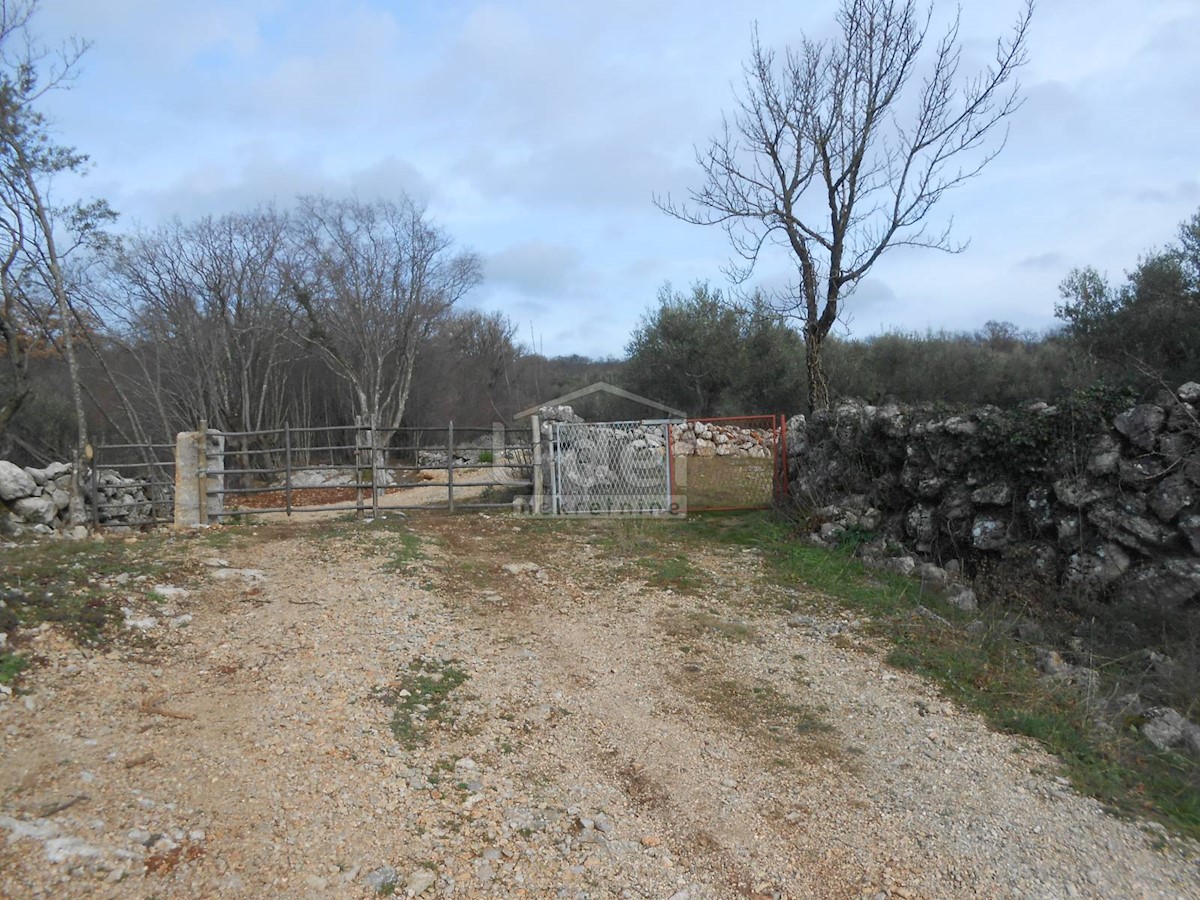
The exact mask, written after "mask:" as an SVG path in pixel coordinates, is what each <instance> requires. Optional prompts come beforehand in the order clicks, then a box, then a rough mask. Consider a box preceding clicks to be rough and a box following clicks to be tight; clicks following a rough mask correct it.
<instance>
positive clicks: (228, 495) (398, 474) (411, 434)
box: [201, 423, 533, 520]
mask: <svg viewBox="0 0 1200 900" xmlns="http://www.w3.org/2000/svg"><path fill="white" fill-rule="evenodd" d="M339 434H340V435H344V436H347V437H348V438H349V440H346V439H345V438H343V442H341V443H339V442H338V435H339ZM298 435H302V436H303V438H304V441H303V443H301V442H300V441H298V440H297V436H298ZM222 437H224V438H225V439H226V441H227V443H226V446H225V449H223V450H220V451H217V452H215V453H213V452H212V451H210V453H209V455H210V456H212V457H213V458H214V462H216V461H217V460H219V462H220V464H219V465H214V466H207V465H206V467H205V469H204V471H203V472H202V473H201V477H202V478H203V479H204V481H205V485H206V486H205V494H206V495H207V496H208V497H219V498H221V500H222V501H223V502H222V503H221V504H220V506H221V508H220V509H219V510H218V509H213V510H210V511H209V513H208V515H210V516H211V517H213V518H216V519H218V520H221V519H227V518H230V517H233V516H238V515H245V514H258V513H284V514H285V515H288V516H290V515H292V514H293V513H295V512H330V511H353V512H356V513H358V514H359V515H366V514H368V513H369V514H370V515H372V516H378V515H379V514H380V513H384V512H388V511H392V510H396V511H400V510H404V511H408V510H418V509H431V508H432V509H436V508H444V509H447V510H449V511H451V512H453V511H455V510H456V509H488V508H501V507H511V506H512V499H511V497H504V498H502V499H501V498H497V497H489V496H488V492H489V491H491V492H492V493H500V494H509V493H513V492H523V493H528V491H529V489H531V488H532V486H533V480H532V469H533V444H532V443H531V438H530V434H529V433H528V432H527V431H525V430H524V429H521V430H519V431H514V430H511V429H505V428H503V427H498V426H492V427H490V428H465V429H464V428H458V429H455V426H454V425H453V423H451V424H450V425H448V426H446V427H444V428H436V427H406V428H404V429H400V430H396V431H393V432H388V431H385V430H382V429H372V428H371V427H370V426H367V425H354V426H337V427H330V428H304V429H292V428H290V427H289V426H286V425H285V426H284V428H282V429H275V430H271V431H262V432H238V433H235V434H229V433H225V434H223V435H222ZM231 438H232V439H233V441H234V442H235V443H234V446H230V439H231ZM260 460H261V461H262V463H263V464H262V465H261V466H259V465H256V463H257V462H258V461H260ZM226 461H230V462H235V465H232V466H228V467H227V466H225V465H224V464H225V462H226ZM463 470H468V471H469V472H470V473H471V474H470V475H469V476H468V477H467V478H466V479H465V480H464V478H463V477H461V476H460V475H459V474H458V473H460V472H463ZM481 470H482V471H484V472H487V473H496V474H494V475H489V477H480V476H479V474H478V473H479V472H480V471H481ZM214 472H221V473H223V475H224V476H226V480H227V481H228V480H230V479H232V480H235V481H237V485H236V486H230V485H229V484H228V483H225V484H223V485H222V486H220V487H212V486H211V484H210V483H209V482H208V475H210V474H212V473H214ZM345 472H351V473H354V474H353V475H352V476H351V477H349V478H335V479H333V480H328V479H327V477H326V476H328V475H329V474H330V473H335V474H336V473H345ZM416 472H420V473H423V474H432V475H433V480H429V479H413V480H405V478H404V476H405V475H409V474H411V473H416ZM440 472H445V481H444V482H442V481H439V480H437V473H440ZM464 474H465V473H464ZM279 476H282V478H280V477H279ZM523 476H524V477H523ZM318 477H319V478H320V480H319V481H315V480H314V479H316V478H318ZM443 485H444V487H445V491H446V498H445V500H444V501H443V502H435V503H432V504H429V503H411V502H406V500H405V497H404V495H405V493H406V492H407V491H408V490H410V489H415V488H428V487H431V486H432V487H442V486H443ZM479 487H482V488H484V493H483V496H482V497H479V498H477V497H474V496H463V491H464V489H467V488H471V489H474V488H479ZM456 491H457V492H459V496H458V497H456V496H455V493H456ZM472 494H474V491H472ZM339 495H345V498H344V499H342V497H341V496H339ZM331 496H335V497H338V499H335V500H330V499H329V498H330V497H331ZM314 497H316V498H319V499H316V500H315V502H314V501H313V498H314Z"/></svg>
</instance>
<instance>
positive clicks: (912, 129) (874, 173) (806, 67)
mask: <svg viewBox="0 0 1200 900" xmlns="http://www.w3.org/2000/svg"><path fill="white" fill-rule="evenodd" d="M1032 13H1033V6H1032V0H1028V2H1027V3H1026V5H1025V7H1024V9H1023V10H1022V12H1021V14H1020V15H1019V17H1018V19H1017V21H1016V24H1015V26H1014V28H1013V31H1012V33H1011V35H1009V36H1008V37H1007V38H1003V39H1000V40H998V41H997V43H996V48H995V58H994V60H993V61H992V63H991V64H990V65H988V66H987V67H986V68H985V69H983V70H982V71H979V72H976V73H974V74H970V75H964V74H963V73H962V72H961V71H960V69H961V63H962V45H961V42H960V39H959V16H958V15H957V14H956V15H955V16H954V18H953V21H952V22H951V23H950V24H949V25H948V26H947V27H946V29H945V31H944V32H942V33H941V35H940V37H938V38H937V40H936V42H935V45H934V46H933V48H932V52H931V54H925V53H922V51H923V50H924V49H925V47H926V45H927V43H929V40H928V39H929V38H930V29H931V24H932V14H933V11H932V8H930V9H929V10H927V11H926V12H924V13H922V12H921V11H920V10H919V9H918V7H917V3H916V2H915V0H842V3H841V7H840V9H839V12H838V14H837V23H838V25H839V30H840V35H839V36H838V37H837V38H836V39H833V40H828V41H812V40H807V39H806V40H804V41H803V42H802V43H801V44H800V46H799V47H798V48H788V49H787V50H786V51H785V52H784V54H783V58H782V59H778V58H777V57H776V54H775V53H774V52H773V51H772V50H771V49H769V48H767V47H764V46H763V44H762V42H761V41H760V39H759V36H758V34H757V32H756V33H755V35H754V38H753V47H752V52H751V56H750V60H749V62H748V63H747V64H746V66H745V83H744V86H743V89H742V91H741V92H740V94H739V95H738V96H737V98H736V103H737V106H736V110H735V111H734V113H733V115H732V117H726V119H725V123H724V127H723V129H722V131H721V133H720V134H719V135H717V136H716V137H715V138H713V139H712V140H711V142H710V143H709V144H708V145H707V146H705V147H703V148H699V149H697V153H696V158H697V162H698V164H699V166H700V168H701V170H702V172H703V177H704V184H703V186H702V187H700V188H699V189H696V190H693V191H691V192H690V197H689V201H687V202H683V203H677V202H675V201H674V200H672V199H671V197H669V196H667V197H665V198H663V197H656V198H655V202H656V203H657V204H658V205H659V207H660V208H662V209H663V210H664V211H666V212H667V213H669V214H671V215H673V216H676V217H677V218H680V219H682V220H684V221H686V222H690V223H693V224H699V225H720V226H722V227H723V228H724V229H725V230H726V231H727V232H728V234H729V237H730V240H731V242H732V245H733V248H734V250H735V253H736V254H737V255H738V257H739V258H740V261H739V262H737V263H736V264H735V266H734V267H733V274H734V275H735V277H736V278H739V279H745V278H747V277H748V276H749V274H750V273H751V272H752V271H753V269H754V267H755V264H756V263H757V261H758V259H759V256H760V254H761V252H762V250H763V247H764V246H766V245H767V244H768V242H778V243H780V244H782V245H783V246H784V247H785V248H787V249H788V250H789V251H790V252H791V254H792V255H793V256H794V258H795V262H796V265H797V269H798V278H797V283H796V284H795V285H794V286H793V287H792V288H791V289H790V290H789V291H788V292H786V294H787V296H784V297H780V298H778V300H779V305H780V307H781V309H782V310H783V311H786V312H787V313H788V314H790V315H794V316H796V317H797V318H799V319H800V320H801V322H802V323H803V330H804V340H805V351H806V368H807V377H808V399H809V404H810V407H811V408H812V409H821V408H825V407H827V406H828V405H829V385H828V382H827V380H826V376H825V370H824V365H823V362H822V357H821V350H822V344H823V342H824V339H825V337H826V335H828V334H829V332H830V329H831V328H832V327H833V325H834V323H835V322H836V321H837V319H838V316H839V314H840V312H841V305H842V302H843V301H844V299H845V298H846V297H847V296H848V295H849V294H850V293H851V292H852V291H853V289H854V287H855V285H856V284H857V283H858V282H859V281H860V280H861V279H862V278H863V276H864V275H865V274H866V273H867V271H868V270H869V269H870V268H871V266H873V265H874V264H875V262H876V261H877V260H878V259H879V257H880V256H881V255H882V254H883V253H884V251H885V250H887V249H888V248H890V247H901V246H908V247H931V248H936V249H939V250H947V251H958V250H961V249H962V245H959V244H955V243H954V242H952V241H951V239H950V233H949V231H950V229H949V225H947V226H946V227H944V228H931V227H930V226H931V223H930V222H929V221H928V217H929V214H930V212H931V210H932V209H933V207H934V206H935V205H936V204H937V202H938V201H939V200H940V199H941V198H942V196H943V195H944V194H945V193H946V192H947V191H949V190H951V189H952V188H954V187H957V186H958V185H961V184H962V183H963V182H965V181H967V180H968V179H970V178H971V177H973V176H974V175H977V174H978V173H979V172H980V170H982V169H983V167H984V166H985V165H986V164H987V163H988V162H989V161H990V160H991V159H993V158H994V157H995V155H996V154H997V153H998V152H999V150H1000V148H1001V147H1002V146H1003V141H999V142H991V141H990V138H991V136H992V132H993V131H995V130H996V129H997V126H999V125H1001V123H1003V122H1004V120H1005V119H1007V118H1008V117H1009V116H1010V115H1011V114H1012V113H1013V112H1014V111H1015V110H1016V109H1017V107H1018V106H1019V102H1020V101H1019V98H1018V85H1017V83H1016V80H1015V73H1016V70H1017V69H1018V68H1019V67H1020V66H1021V65H1022V64H1023V63H1024V62H1025V59H1026V37H1027V33H1028V29H1029V24H1030V21H1031V17H1032ZM927 56H928V59H927Z"/></svg>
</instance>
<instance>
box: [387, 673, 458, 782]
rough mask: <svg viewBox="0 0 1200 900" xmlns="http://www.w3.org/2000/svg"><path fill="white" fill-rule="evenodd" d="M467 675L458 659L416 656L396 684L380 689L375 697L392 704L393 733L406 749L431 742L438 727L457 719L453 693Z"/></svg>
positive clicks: (412, 748)
mask: <svg viewBox="0 0 1200 900" xmlns="http://www.w3.org/2000/svg"><path fill="white" fill-rule="evenodd" d="M467 677H468V676H467V673H466V670H465V669H463V668H462V667H461V664H460V663H459V661H458V660H450V661H448V662H444V663H443V662H437V661H433V660H414V661H413V662H412V663H410V664H409V667H408V669H407V671H405V672H403V673H401V675H400V677H399V678H398V679H397V680H396V683H395V685H394V686H393V687H391V688H389V689H387V690H382V691H378V692H376V694H375V698H376V699H377V700H379V701H380V702H382V703H384V704H385V705H387V706H389V707H391V709H392V720H391V727H392V734H393V735H394V736H395V738H396V740H397V741H399V742H400V743H401V744H402V745H404V748H405V749H406V750H415V749H416V748H417V747H420V746H422V745H424V744H426V743H428V741H429V737H430V732H431V731H432V730H433V729H434V728H436V727H437V726H438V725H439V724H448V723H449V722H451V721H453V710H452V708H451V705H450V694H451V693H452V692H453V691H454V690H455V688H458V687H460V686H461V685H463V684H464V683H465V682H466V680H467ZM451 770H453V763H451Z"/></svg>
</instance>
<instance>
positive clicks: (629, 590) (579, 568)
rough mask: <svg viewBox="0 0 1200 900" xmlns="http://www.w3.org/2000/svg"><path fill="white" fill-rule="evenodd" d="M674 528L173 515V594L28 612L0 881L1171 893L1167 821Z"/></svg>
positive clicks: (699, 893) (476, 889)
mask: <svg viewBox="0 0 1200 900" xmlns="http://www.w3.org/2000/svg"><path fill="white" fill-rule="evenodd" d="M672 527H673V526H671V525H662V526H659V525H655V524H653V523H648V524H645V525H640V524H637V523H634V524H630V523H594V522H565V523H557V524H554V525H550V524H544V523H535V522H531V521H529V520H527V519H521V518H518V517H514V516H511V515H500V514H497V515H486V514H474V515H463V516H457V517H444V516H442V517H437V516H428V517H419V518H413V519H411V520H409V524H408V526H407V532H408V533H404V532H399V531H391V530H387V529H381V528H379V527H378V523H377V524H376V526H374V527H371V526H365V525H359V524H353V523H350V524H345V523H343V524H338V525H337V526H334V527H331V526H328V525H325V526H314V525H300V524H288V525H265V526H261V527H258V528H256V529H236V534H237V536H236V537H233V538H229V539H222V540H217V539H215V538H214V537H213V535H212V534H208V535H194V536H189V537H181V538H180V539H179V540H180V541H181V542H184V543H186V549H187V554H188V556H189V559H190V565H189V566H185V567H181V569H180V572H181V573H182V574H181V575H180V578H179V580H180V582H181V583H180V584H179V585H177V587H182V588H183V589H184V591H185V592H186V593H181V592H179V591H170V590H168V591H166V592H165V595H163V594H160V599H159V600H157V601H144V602H143V601H139V602H142V606H141V607H139V610H140V611H141V612H143V613H144V614H145V615H144V616H143V618H142V624H141V625H139V626H137V627H136V628H135V629H134V630H135V631H136V632H137V633H136V634H133V635H131V637H130V638H129V639H128V640H122V641H118V642H117V643H116V644H115V645H114V646H113V647H112V648H110V649H109V650H107V651H106V652H103V653H92V652H89V651H85V650H81V649H79V648H77V647H75V646H74V645H72V644H71V643H69V642H68V641H66V640H65V639H64V638H62V637H61V636H59V635H58V634H57V633H56V632H55V631H54V630H53V628H48V629H46V630H45V631H44V632H43V633H42V634H40V635H39V637H38V638H37V639H36V641H35V644H34V646H35V648H36V656H37V657H38V661H37V664H36V665H35V667H34V668H33V670H32V671H31V672H29V673H28V674H27V677H26V682H25V686H26V688H27V690H28V693H27V694H26V695H25V696H23V697H14V698H12V699H11V700H9V701H8V702H5V703H0V835H5V836H6V837H5V839H4V840H3V841H2V842H0V895H3V896H5V897H31V896H47V897H48V896H53V897H147V898H148V897H248V898H249V897H253V898H258V897H268V896H288V897H369V896H376V895H379V894H391V893H394V894H395V895H397V896H405V895H408V896H414V895H418V894H419V895H420V896H424V897H475V896H487V897H518V896H519V897H634V898H643V897H644V898H675V900H700V898H726V897H730V898H733V897H789V898H790V897H870V898H880V897H882V898H887V897H912V898H915V897H973V896H980V897H1076V896H1080V897H1200V867H1198V864H1197V858H1198V857H1197V852H1196V848H1195V847H1194V846H1193V845H1191V844H1188V843H1186V842H1182V841H1179V840H1176V839H1174V838H1171V837H1169V836H1168V835H1166V834H1165V833H1164V832H1163V831H1162V830H1161V829H1160V828H1157V827H1154V826H1151V825H1148V824H1146V823H1139V822H1132V821H1121V820H1118V819H1116V818H1113V817H1112V816H1110V815H1109V814H1107V813H1105V812H1104V811H1103V810H1102V809H1100V807H1099V805H1098V804H1096V803H1095V802H1094V801H1092V800H1089V799H1086V798H1081V797H1079V796H1077V795H1076V794H1074V793H1073V792H1072V791H1071V790H1070V788H1069V787H1068V786H1067V785H1066V781H1065V779H1063V778H1061V777H1060V775H1059V772H1058V768H1057V766H1056V764H1055V761H1054V760H1053V759H1052V758H1051V757H1049V756H1047V755H1045V754H1044V753H1042V752H1041V751H1040V749H1038V748H1037V747H1036V746H1035V745H1034V744H1032V743H1030V742H1028V741H1023V740H1020V739H1017V738H1013V737H1010V736H1005V735H1000V734H996V733H994V732H992V731H990V730H988V728H987V727H985V726H984V724H983V723H982V722H981V721H979V720H978V719H976V718H975V717H974V716H971V715H968V714H966V713H963V712H961V711H959V710H957V709H955V708H954V707H953V706H952V705H950V704H948V703H947V702H946V701H944V700H942V699H941V698H939V697H938V696H937V694H936V692H935V691H934V690H933V689H932V688H931V687H930V686H929V685H927V684H925V683H923V682H921V681H920V680H918V679H916V678H914V677H912V676H909V675H907V674H905V673H901V672H897V671H893V670H891V669H890V668H888V667H887V666H886V665H884V663H883V662H882V653H881V648H879V647H876V646H873V645H872V643H871V641H870V640H869V639H867V638H866V637H864V636H862V634H861V633H860V627H859V626H860V623H858V622H856V621H855V620H853V619H849V618H846V617H845V616H842V615H839V614H838V613H837V612H835V611H834V607H832V606H831V605H830V604H827V603H824V602H823V601H822V598H820V597H819V596H814V595H812V594H811V592H809V591H808V590H807V589H806V588H805V586H804V585H786V584H779V583H776V582H775V581H773V580H772V579H771V578H770V577H769V576H768V573H766V572H765V571H764V566H763V564H762V561H761V559H760V557H759V555H758V553H757V552H756V551H755V550H754V548H753V547H736V546H729V545H723V544H716V543H709V544H703V545H701V544H697V543H695V542H685V541H683V540H682V538H680V537H676V536H674V535H673V534H672V532H671V530H670V529H671V528H672ZM674 527H681V526H674ZM234 531H235V530H234V529H228V530H226V533H232V532H234ZM414 535H415V537H414ZM223 543H224V544H225V545H224V546H221V544H223ZM131 602H132V601H131ZM785 607H790V608H791V609H793V610H794V609H797V608H799V609H801V610H803V611H804V613H803V614H796V613H795V612H789V611H787V610H786V609H785ZM131 621H133V620H131Z"/></svg>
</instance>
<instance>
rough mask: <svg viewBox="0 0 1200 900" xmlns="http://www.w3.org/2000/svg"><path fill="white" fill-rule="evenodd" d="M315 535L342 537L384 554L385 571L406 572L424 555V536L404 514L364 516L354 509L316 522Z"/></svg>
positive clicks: (369, 551) (324, 538) (374, 553)
mask: <svg viewBox="0 0 1200 900" xmlns="http://www.w3.org/2000/svg"><path fill="white" fill-rule="evenodd" d="M310 534H311V536H312V537H313V538H315V539H317V540H320V541H342V542H345V543H349V544H352V545H354V546H355V547H356V548H358V549H359V550H360V551H362V552H364V553H366V554H368V555H372V556H379V557H383V559H384V562H383V563H382V564H381V566H380V568H381V569H382V570H383V571H385V572H406V571H408V570H409V569H410V568H411V567H412V565H413V563H416V562H418V561H419V560H421V559H423V558H424V554H423V553H422V552H421V538H420V536H419V535H417V534H416V533H415V532H413V531H412V529H411V528H410V527H409V525H408V523H407V522H406V521H405V520H404V519H401V518H387V517H384V516H381V517H379V518H377V519H371V520H365V519H360V518H358V517H357V516H356V515H354V514H353V513H351V514H349V515H345V516H338V517H337V518H336V519H333V520H332V521H328V522H321V523H319V524H317V525H314V526H312V531H311V532H310Z"/></svg>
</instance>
